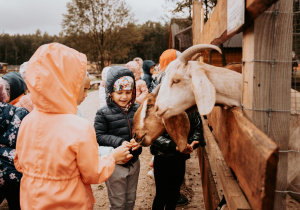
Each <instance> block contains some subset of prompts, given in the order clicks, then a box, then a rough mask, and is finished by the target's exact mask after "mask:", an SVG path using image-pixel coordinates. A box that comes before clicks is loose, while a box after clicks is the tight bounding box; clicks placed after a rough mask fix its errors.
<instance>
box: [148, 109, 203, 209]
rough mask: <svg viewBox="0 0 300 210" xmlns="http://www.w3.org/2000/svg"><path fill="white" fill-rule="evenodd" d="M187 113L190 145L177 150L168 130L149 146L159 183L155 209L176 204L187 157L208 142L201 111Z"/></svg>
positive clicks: (156, 180) (169, 207)
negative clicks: (182, 149)
mask: <svg viewBox="0 0 300 210" xmlns="http://www.w3.org/2000/svg"><path fill="white" fill-rule="evenodd" d="M188 116H189V121H190V132H189V135H188V146H187V148H186V149H185V150H184V151H183V152H182V153H181V152H179V151H178V150H177V147H176V144H175V142H174V141H173V140H172V139H171V137H170V136H169V135H168V133H167V132H165V133H164V134H163V135H161V136H160V137H158V138H157V139H156V140H155V141H154V142H153V144H152V145H151V146H150V151H151V154H152V155H154V162H153V168H154V179H155V185H156V195H155V198H154V201H153V205H152V209H153V210H160V209H175V208H176V204H177V199H178V196H179V195H180V186H181V184H182V182H183V179H184V174H185V161H186V160H187V159H189V158H190V153H191V152H192V151H193V150H194V149H196V148H197V147H198V146H199V145H200V146H202V147H203V146H205V145H206V142H205V140H204V136H203V128H202V121H201V118H200V115H199V112H198V111H196V112H193V113H191V114H189V115H188Z"/></svg>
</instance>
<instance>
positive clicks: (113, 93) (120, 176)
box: [94, 66, 142, 210]
mask: <svg viewBox="0 0 300 210" xmlns="http://www.w3.org/2000/svg"><path fill="white" fill-rule="evenodd" d="M105 94H106V105H105V106H103V107H102V108H100V109H99V110H98V111H97V114H96V117H95V122H94V127H95V130H96V136H97V142H98V144H99V146H109V147H113V148H116V147H118V146H120V145H122V144H125V145H127V146H128V147H131V151H132V152H131V154H132V155H133V157H132V158H131V159H128V160H126V161H124V162H122V163H119V164H116V166H115V170H114V172H113V174H112V176H111V177H110V178H109V179H108V180H107V181H106V182H105V183H106V186H107V192H108V197H109V201H110V205H111V209H129V210H130V209H133V207H134V204H135V199H136V190H137V183H138V177H139V172H140V161H139V155H140V154H141V152H142V148H141V147H140V146H139V145H138V144H137V143H136V142H135V141H134V139H132V138H133V137H132V120H133V116H134V114H135V112H136V110H137V109H138V107H139V105H138V104H137V103H134V101H135V97H136V85H135V78H134V75H133V73H132V71H130V70H129V69H127V68H125V67H121V66H115V67H112V68H110V69H109V70H108V72H107V79H106V86H105Z"/></svg>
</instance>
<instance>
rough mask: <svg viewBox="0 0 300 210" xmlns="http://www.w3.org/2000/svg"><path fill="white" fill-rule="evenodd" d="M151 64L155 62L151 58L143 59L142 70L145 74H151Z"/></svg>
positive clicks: (153, 64)
mask: <svg viewBox="0 0 300 210" xmlns="http://www.w3.org/2000/svg"><path fill="white" fill-rule="evenodd" d="M151 66H155V63H154V62H153V61H151V60H145V61H144V63H143V70H144V73H145V74H148V75H150V76H151V75H152V74H150V68H151Z"/></svg>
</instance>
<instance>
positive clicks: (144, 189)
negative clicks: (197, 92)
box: [0, 90, 300, 210]
mask: <svg viewBox="0 0 300 210" xmlns="http://www.w3.org/2000/svg"><path fill="white" fill-rule="evenodd" d="M98 107H99V96H98V91H97V90H95V91H91V92H89V93H88V97H87V98H86V99H85V101H84V102H83V103H82V104H81V105H80V106H79V109H80V110H81V111H82V112H83V114H84V115H85V117H86V118H87V119H88V120H89V121H90V122H91V123H93V121H94V117H95V114H96V111H97V109H98ZM151 157H152V156H151V154H150V151H149V148H143V152H142V154H141V156H140V160H141V171H140V176H139V182H138V190H137V199H136V205H135V208H134V209H135V210H147V209H151V206H152V201H153V198H154V195H155V183H154V180H153V179H151V178H150V177H149V176H147V173H148V171H149V170H150V167H149V166H148V163H149V161H150V159H151ZM92 188H93V194H94V196H95V199H96V203H95V205H94V209H95V210H102V209H109V201H108V197H107V192H106V187H105V184H104V183H102V184H97V185H92ZM182 193H183V194H185V195H186V196H187V198H188V199H189V204H188V205H186V206H183V207H177V208H176V210H179V209H204V201H203V196H202V186H201V177H200V169H199V162H198V159H197V153H196V151H195V152H193V153H192V155H191V158H190V159H189V160H187V162H186V174H185V185H184V186H183V187H182ZM286 202H287V210H297V209H300V204H298V203H297V202H296V201H294V200H293V199H291V198H290V197H289V196H287V201H286ZM0 209H8V206H7V202H6V201H4V202H3V203H2V204H1V205H0Z"/></svg>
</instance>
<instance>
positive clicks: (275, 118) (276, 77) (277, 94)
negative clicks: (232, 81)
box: [243, 0, 293, 210]
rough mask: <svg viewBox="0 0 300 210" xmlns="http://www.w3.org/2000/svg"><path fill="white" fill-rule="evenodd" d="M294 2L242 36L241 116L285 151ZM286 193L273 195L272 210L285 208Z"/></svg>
mask: <svg viewBox="0 0 300 210" xmlns="http://www.w3.org/2000/svg"><path fill="white" fill-rule="evenodd" d="M292 11H293V0H280V1H278V2H277V3H276V4H274V5H272V6H271V7H270V8H269V9H268V12H267V13H264V14H262V15H261V16H260V17H259V18H257V19H256V20H255V22H254V24H253V25H252V26H251V27H250V28H248V30H247V31H245V33H244V38H243V40H244V41H243V60H244V63H245V65H244V79H243V80H244V83H243V84H244V88H243V104H244V106H245V109H244V113H245V114H246V116H247V117H248V118H249V119H250V120H251V121H252V122H253V124H254V125H255V126H256V127H258V128H259V129H260V130H261V131H263V132H264V133H266V134H267V135H268V136H269V137H270V138H271V139H273V140H274V141H275V142H276V143H277V144H278V146H279V148H280V149H281V150H288V145H289V127H290V126H289V125H290V112H289V110H290V107H291V105H290V102H291V91H290V90H291V75H292V72H291V71H292V57H291V52H292V40H293V37H292V33H293V25H292V24H293V14H292ZM287 165H288V164H287V153H280V156H279V163H278V177H279V178H278V180H277V184H276V185H277V188H276V189H277V190H278V191H286V189H287V170H288V168H287ZM285 196H286V194H285V193H276V198H275V202H276V203H275V205H274V208H275V209H280V210H284V209H285V208H286V203H285Z"/></svg>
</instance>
